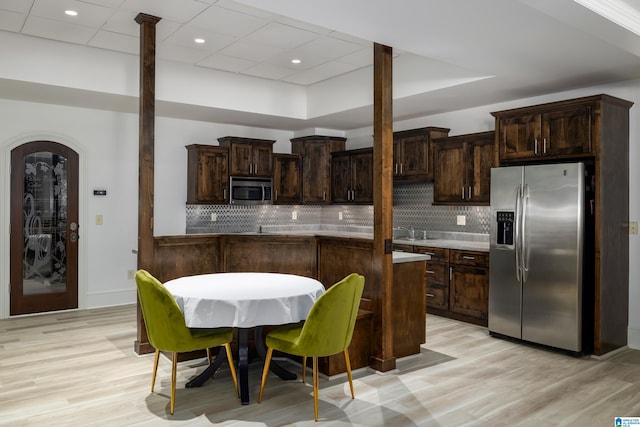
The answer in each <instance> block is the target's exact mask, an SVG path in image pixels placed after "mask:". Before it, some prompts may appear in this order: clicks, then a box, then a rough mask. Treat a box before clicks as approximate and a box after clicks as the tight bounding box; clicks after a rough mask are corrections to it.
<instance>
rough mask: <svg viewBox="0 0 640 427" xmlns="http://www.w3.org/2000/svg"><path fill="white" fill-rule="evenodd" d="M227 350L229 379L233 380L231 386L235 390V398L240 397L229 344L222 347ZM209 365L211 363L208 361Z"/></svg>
mask: <svg viewBox="0 0 640 427" xmlns="http://www.w3.org/2000/svg"><path fill="white" fill-rule="evenodd" d="M224 348H225V350H227V360H228V361H229V369H230V370H231V378H232V379H233V386H234V387H235V388H236V397H240V391H239V390H238V377H237V376H236V366H235V365H234V364H233V354H231V346H230V345H229V343H227V344H225V345H224ZM209 364H211V361H209Z"/></svg>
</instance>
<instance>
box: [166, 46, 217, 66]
mask: <svg viewBox="0 0 640 427" xmlns="http://www.w3.org/2000/svg"><path fill="white" fill-rule="evenodd" d="M156 56H157V57H158V58H160V59H166V60H168V61H177V62H187V63H190V64H195V63H197V62H200V61H202V60H203V59H204V58H206V57H207V56H209V53H208V52H206V51H203V50H200V49H195V48H187V47H184V46H177V45H174V44H171V43H163V44H161V45H158V47H157V49H156Z"/></svg>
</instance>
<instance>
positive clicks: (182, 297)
mask: <svg viewBox="0 0 640 427" xmlns="http://www.w3.org/2000/svg"><path fill="white" fill-rule="evenodd" d="M164 285H165V287H166V288H167V289H168V290H169V292H171V294H172V295H173V296H174V298H175V299H176V302H177V303H178V306H179V307H180V309H181V310H182V313H183V314H184V317H185V322H186V325H187V326H188V327H190V328H218V327H242V328H249V327H254V326H262V325H282V324H286V323H295V322H299V321H301V320H304V319H306V317H307V314H308V313H309V310H310V309H311V307H312V306H313V303H314V302H315V301H316V300H317V299H318V298H319V297H320V295H322V294H323V293H324V286H323V285H322V283H320V282H319V281H317V280H315V279H312V278H310V277H304V276H297V275H293V274H282V273H214V274H201V275H196V276H185V277H180V278H177V279H173V280H170V281H168V282H166V283H165V284H164Z"/></svg>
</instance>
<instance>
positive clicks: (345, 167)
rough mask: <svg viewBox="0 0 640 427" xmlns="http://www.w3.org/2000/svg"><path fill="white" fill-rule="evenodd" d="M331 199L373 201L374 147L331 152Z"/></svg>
mask: <svg viewBox="0 0 640 427" xmlns="http://www.w3.org/2000/svg"><path fill="white" fill-rule="evenodd" d="M331 201H332V202H333V203H353V204H371V203H373V148H362V149H358V150H348V151H341V152H334V153H332V154H331Z"/></svg>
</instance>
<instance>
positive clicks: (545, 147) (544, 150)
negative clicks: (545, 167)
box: [542, 138, 547, 154]
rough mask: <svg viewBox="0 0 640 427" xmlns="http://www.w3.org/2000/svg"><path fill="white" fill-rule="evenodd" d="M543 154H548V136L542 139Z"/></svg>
mask: <svg viewBox="0 0 640 427" xmlns="http://www.w3.org/2000/svg"><path fill="white" fill-rule="evenodd" d="M542 154H547V138H543V139H542Z"/></svg>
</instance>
